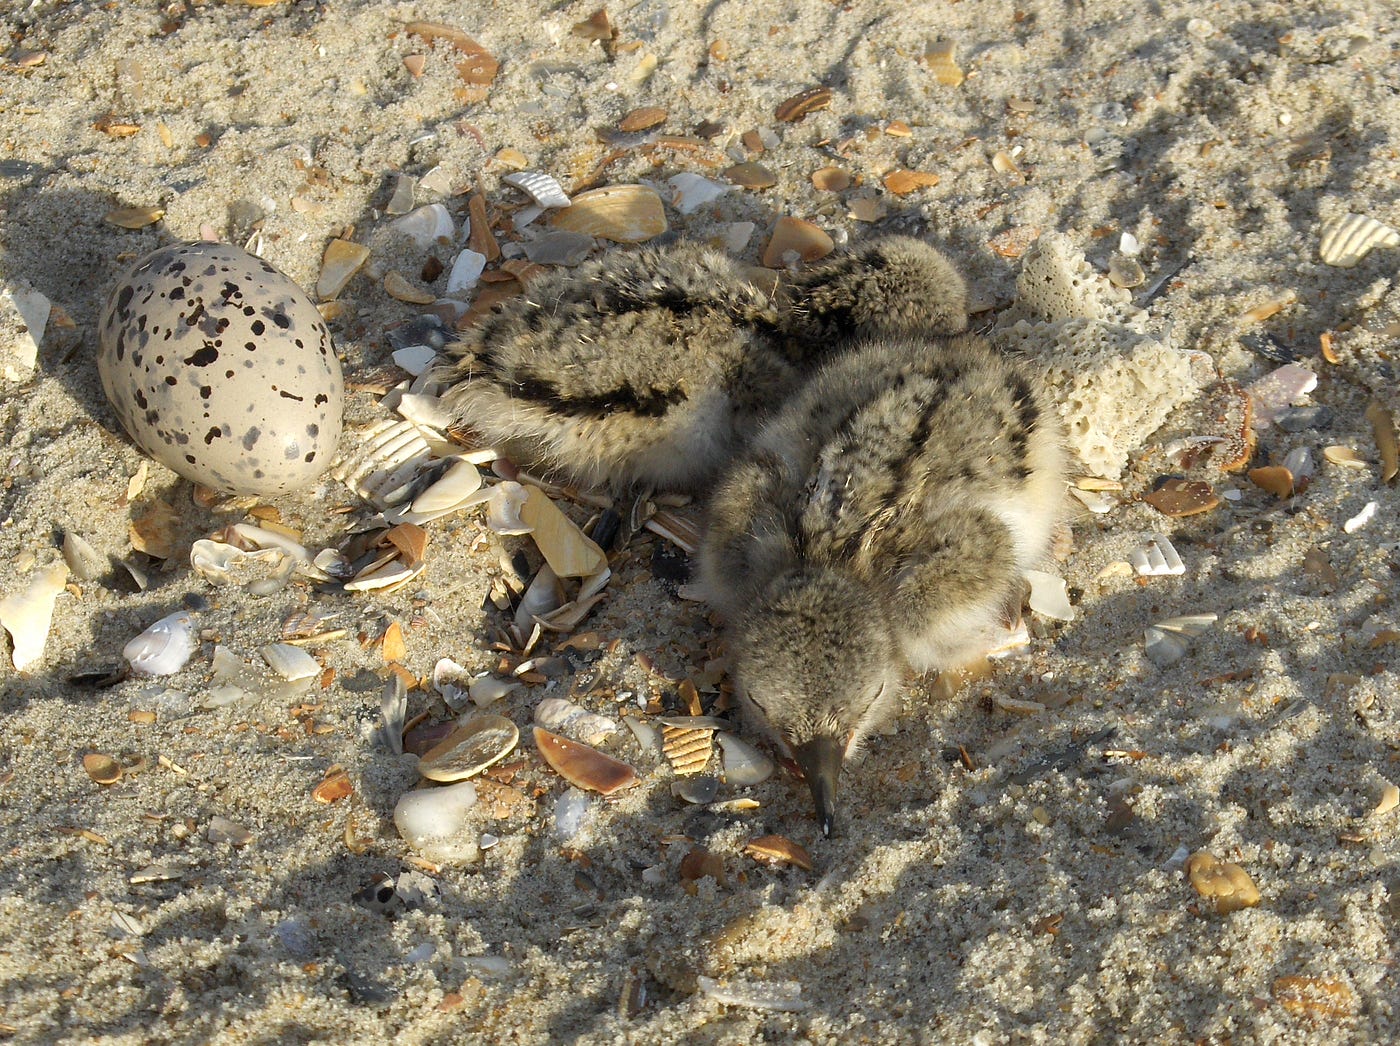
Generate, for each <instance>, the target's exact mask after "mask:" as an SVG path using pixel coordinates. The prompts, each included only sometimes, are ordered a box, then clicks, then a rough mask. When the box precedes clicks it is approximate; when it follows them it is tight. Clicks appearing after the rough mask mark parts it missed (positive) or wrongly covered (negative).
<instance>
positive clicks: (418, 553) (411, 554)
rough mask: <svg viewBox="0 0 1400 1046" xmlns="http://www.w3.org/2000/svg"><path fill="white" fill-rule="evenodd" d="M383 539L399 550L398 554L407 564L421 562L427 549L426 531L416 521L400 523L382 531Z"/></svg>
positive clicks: (412, 564) (413, 564)
mask: <svg viewBox="0 0 1400 1046" xmlns="http://www.w3.org/2000/svg"><path fill="white" fill-rule="evenodd" d="M384 540H385V541H387V542H388V543H389V544H391V545H393V546H394V547H395V548H396V549H398V550H399V556H400V557H401V558H402V559H403V561H404V562H405V563H407V564H408V565H409V566H415V565H417V564H419V563H421V562H423V555H424V553H425V552H426V551H427V549H428V532H427V531H426V530H424V529H423V528H422V527H420V526H418V525H417V524H416V523H400V524H399V525H398V526H395V527H390V528H389V529H388V530H387V531H385V532H384Z"/></svg>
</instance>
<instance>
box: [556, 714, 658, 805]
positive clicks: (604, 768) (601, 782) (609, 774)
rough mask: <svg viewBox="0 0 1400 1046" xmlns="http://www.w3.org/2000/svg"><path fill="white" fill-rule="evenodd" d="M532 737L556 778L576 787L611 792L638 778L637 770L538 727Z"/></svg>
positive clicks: (633, 782) (605, 793)
mask: <svg viewBox="0 0 1400 1046" xmlns="http://www.w3.org/2000/svg"><path fill="white" fill-rule="evenodd" d="M534 736H535V747H536V748H538V749H539V750H540V755H541V756H543V757H544V761H545V762H546V763H548V764H549V765H550V767H551V768H552V769H553V770H554V771H555V772H556V773H557V774H559V776H560V777H562V778H564V780H566V781H568V782H569V783H570V784H572V785H575V786H577V787H579V788H586V789H589V790H590V791H594V792H599V793H601V794H603V795H611V794H612V793H613V792H617V791H620V790H622V789H624V788H628V787H630V786H631V785H634V784H636V783H637V782H638V781H639V780H640V778H639V777H638V776H637V771H635V770H633V769H632V768H631V767H630V766H628V765H627V764H626V763H623V762H619V761H618V760H616V759H614V758H612V757H611V756H607V755H604V754H603V753H602V752H600V751H598V750H597V749H596V748H590V747H588V746H587V745H581V744H579V743H578V742H577V741H570V740H569V739H568V738H567V737H560V736H559V735H558V734H552V733H550V732H549V731H548V730H546V729H544V728H543V727H539V726H537V727H535V728H534Z"/></svg>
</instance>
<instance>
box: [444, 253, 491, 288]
mask: <svg viewBox="0 0 1400 1046" xmlns="http://www.w3.org/2000/svg"><path fill="white" fill-rule="evenodd" d="M485 268H486V255H484V254H478V253H477V252H476V251H473V250H465V251H463V252H462V253H461V254H459V255H457V260H456V261H454V262H453V263H452V271H451V272H449V273H448V274H447V293H448V294H449V295H452V294H462V293H463V292H465V291H469V290H471V289H472V288H473V287H475V286H476V281H477V280H479V279H481V273H482V272H483V270H485Z"/></svg>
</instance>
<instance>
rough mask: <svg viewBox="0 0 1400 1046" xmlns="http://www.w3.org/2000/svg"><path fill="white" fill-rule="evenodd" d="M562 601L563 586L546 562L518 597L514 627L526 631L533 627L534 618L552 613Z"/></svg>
mask: <svg viewBox="0 0 1400 1046" xmlns="http://www.w3.org/2000/svg"><path fill="white" fill-rule="evenodd" d="M563 602H564V589H563V586H561V585H560V584H559V578H558V577H557V576H556V575H555V573H554V571H552V570H550V569H549V564H548V563H546V564H545V565H544V566H542V567H540V569H539V571H538V572H537V573H536V574H535V577H534V579H533V580H532V581H531V582H530V587H529V588H527V589H526V590H525V594H524V595H522V596H521V597H520V605H519V606H517V607H516V608H515V627H516V628H518V629H520V630H521V631H522V632H525V631H528V630H529V629H530V628H532V627H534V624H535V618H537V617H545V616H546V615H548V614H552V613H553V612H554V611H556V610H558V609H559V606H560V604H562V603H563Z"/></svg>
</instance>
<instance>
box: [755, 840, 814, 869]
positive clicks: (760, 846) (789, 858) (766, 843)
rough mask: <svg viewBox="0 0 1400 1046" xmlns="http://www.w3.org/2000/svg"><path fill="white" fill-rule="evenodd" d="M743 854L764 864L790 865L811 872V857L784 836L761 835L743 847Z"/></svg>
mask: <svg viewBox="0 0 1400 1046" xmlns="http://www.w3.org/2000/svg"><path fill="white" fill-rule="evenodd" d="M744 853H746V854H748V855H749V856H750V857H752V858H753V859H754V860H755V861H763V862H764V863H765V864H792V865H796V866H797V867H798V868H801V869H802V870H803V871H806V872H810V871H811V870H812V855H811V854H809V853H808V852H807V851H806V849H805V848H803V847H802V846H799V845H798V844H797V843H795V842H793V841H792V840H791V839H789V838H788V837H787V836H785V835H762V836H759V837H758V838H757V839H754V840H752V841H750V843H749V844H748V845H747V846H745V847H744Z"/></svg>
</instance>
